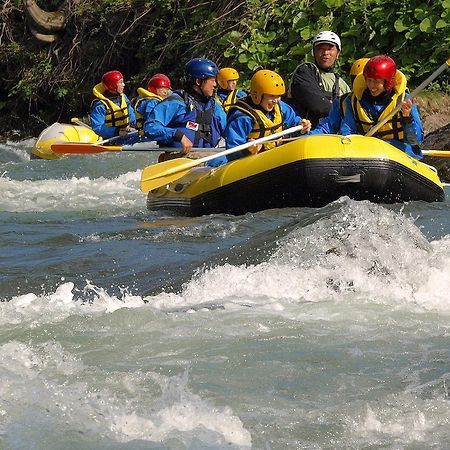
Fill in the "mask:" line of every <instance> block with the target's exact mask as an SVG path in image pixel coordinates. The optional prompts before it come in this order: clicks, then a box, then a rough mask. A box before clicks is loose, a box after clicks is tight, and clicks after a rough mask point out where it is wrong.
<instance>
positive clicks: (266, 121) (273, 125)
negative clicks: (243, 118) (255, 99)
mask: <svg viewBox="0 0 450 450" xmlns="http://www.w3.org/2000/svg"><path fill="white" fill-rule="evenodd" d="M233 109H238V110H239V111H242V112H244V113H245V114H248V115H249V116H250V117H251V118H252V119H253V129H252V131H250V133H249V135H248V138H250V139H259V138H262V137H264V136H269V135H271V134H274V133H278V132H279V131H282V130H283V114H282V112H281V108H280V105H279V104H278V103H277V104H276V105H275V107H274V109H273V113H274V117H273V119H270V118H269V117H267V116H266V115H265V114H264V112H263V111H261V110H260V109H255V108H253V107H252V106H250V105H249V104H248V103H247V102H245V101H244V100H237V101H236V103H235V104H234V105H231V106H230V112H231V111H232V110H233ZM277 144H278V143H277V142H268V143H266V144H264V145H263V149H264V150H269V149H270V148H273V147H276V146H277Z"/></svg>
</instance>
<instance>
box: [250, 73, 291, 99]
mask: <svg viewBox="0 0 450 450" xmlns="http://www.w3.org/2000/svg"><path fill="white" fill-rule="evenodd" d="M285 92H286V88H285V86H284V81H283V78H281V77H280V75H278V74H277V73H276V72H273V71H272V70H258V72H256V73H255V75H253V77H252V79H251V80H250V95H251V97H252V100H253V103H254V104H255V105H259V104H260V103H261V99H262V96H263V94H270V95H283V94H284V93H285Z"/></svg>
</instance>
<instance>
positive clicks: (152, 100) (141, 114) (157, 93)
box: [134, 73, 172, 134]
mask: <svg viewBox="0 0 450 450" xmlns="http://www.w3.org/2000/svg"><path fill="white" fill-rule="evenodd" d="M171 88H172V83H171V82H170V79H169V77H168V76H167V75H164V74H163V73H157V74H155V75H153V76H152V77H151V78H150V80H149V82H148V84H147V89H144V88H141V87H140V88H138V90H137V93H138V97H137V98H136V100H135V102H134V109H135V110H136V128H137V129H138V130H139V134H144V131H143V126H144V122H145V121H146V120H147V119H148V116H149V114H150V112H151V111H152V110H153V108H154V107H155V106H156V105H157V104H158V103H159V102H160V101H162V100H164V99H165V98H167V97H168V96H169V94H170V92H171Z"/></svg>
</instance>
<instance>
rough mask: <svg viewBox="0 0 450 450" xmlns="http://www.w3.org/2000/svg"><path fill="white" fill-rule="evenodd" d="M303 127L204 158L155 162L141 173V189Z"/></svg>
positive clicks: (145, 190) (162, 183) (170, 180)
mask: <svg viewBox="0 0 450 450" xmlns="http://www.w3.org/2000/svg"><path fill="white" fill-rule="evenodd" d="M302 128H303V126H302V125H296V126H295V127H291V128H288V129H286V130H283V131H280V132H278V133H275V134H271V135H269V136H264V137H262V138H259V139H255V140H254V141H248V142H245V143H244V144H242V145H238V146H237V147H233V148H229V149H227V150H224V151H223V152H219V153H216V154H215V155H210V156H205V157H204V158H199V159H196V160H190V159H187V158H177V159H172V160H169V161H164V162H162V163H158V164H153V165H152V166H147V167H146V168H144V170H143V171H142V175H141V191H142V192H149V191H152V190H153V189H157V188H159V187H161V186H164V185H165V184H169V183H172V182H173V181H175V180H178V178H181V177H182V176H184V175H185V174H186V173H187V172H188V171H189V170H190V169H192V168H193V167H195V166H199V165H201V164H203V163H205V162H207V161H211V160H212V159H215V158H219V157H221V156H225V155H230V154H231V153H235V152H239V151H241V150H245V149H246V148H249V147H252V146H253V145H258V144H262V143H264V142H268V141H271V140H274V139H276V138H279V137H281V136H284V135H286V134H290V133H295V132H296V131H300V130H301V129H302Z"/></svg>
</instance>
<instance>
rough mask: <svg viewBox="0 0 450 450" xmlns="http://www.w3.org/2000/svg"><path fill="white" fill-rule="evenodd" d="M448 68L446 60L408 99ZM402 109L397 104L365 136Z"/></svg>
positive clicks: (448, 62) (449, 60) (449, 62)
mask: <svg viewBox="0 0 450 450" xmlns="http://www.w3.org/2000/svg"><path fill="white" fill-rule="evenodd" d="M449 66H450V58H448V59H447V61H445V62H444V63H443V64H442V65H441V66H440V67H438V68H437V69H436V70H435V71H434V72H433V73H432V74H431V75H430V76H429V77H428V78H427V79H426V80H425V81H423V82H422V83H420V84H419V86H417V87H416V89H414V90H413V91H412V92H411V94H410V95H408V97H410V98H414V97H415V96H416V95H417V94H418V93H419V92H421V91H422V90H423V89H424V88H425V87H426V86H428V85H429V84H430V83H431V82H432V81H433V80H434V79H435V78H437V77H438V76H439V75H440V74H441V73H442V72H443V71H444V70H445V69H447V68H448V67H449ZM401 109H402V104H401V103H399V104H398V105H397V106H396V107H395V108H394V109H393V110H392V111H391V112H390V113H389V114H388V115H387V116H386V117H385V118H384V119H383V120H381V121H380V122H378V123H376V124H375V125H374V126H373V127H372V128H371V129H370V130H369V131H368V132H367V133H366V136H373V135H374V134H375V133H376V132H377V131H378V130H379V129H380V128H381V127H382V126H383V125H384V124H385V123H386V122H387V121H388V120H389V119H390V118H391V117H393V116H394V115H395V114H397V113H398V112H399V111H400V110H401Z"/></svg>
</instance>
